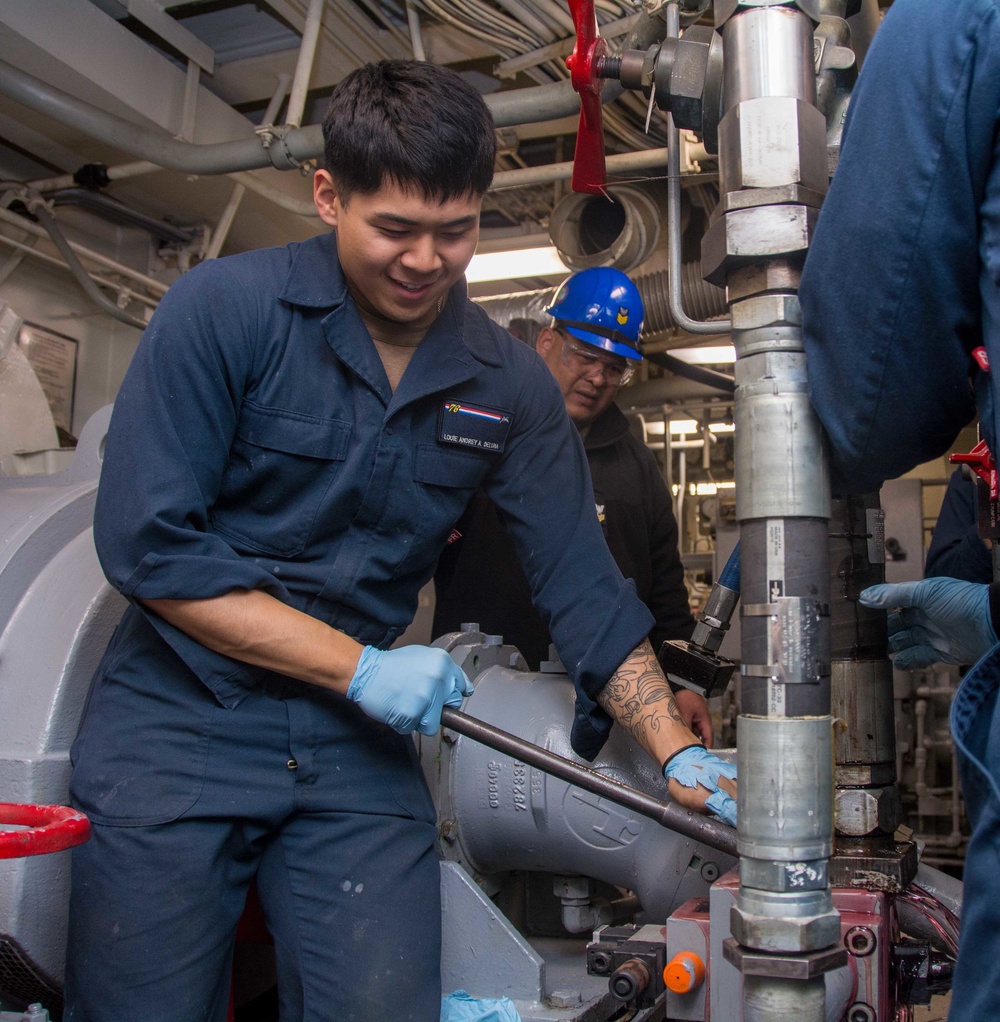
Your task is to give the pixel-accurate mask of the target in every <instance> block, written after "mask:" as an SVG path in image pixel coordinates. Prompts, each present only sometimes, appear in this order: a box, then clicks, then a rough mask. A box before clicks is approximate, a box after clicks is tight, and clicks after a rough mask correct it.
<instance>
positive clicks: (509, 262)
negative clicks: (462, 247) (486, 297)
mask: <svg viewBox="0 0 1000 1022" xmlns="http://www.w3.org/2000/svg"><path fill="white" fill-rule="evenodd" d="M553 274H560V275H568V274H569V267H568V266H567V265H566V264H565V263H564V262H563V261H562V259H560V258H559V253H558V252H557V251H556V248H555V246H554V245H548V246H546V247H544V248H522V249H518V250H516V251H513V252H480V253H479V254H478V255H474V256H473V257H472V262H471V263H469V268H468V269H467V270H466V271H465V279H466V280H467V281H468V282H469V283H470V284H482V283H484V282H485V281H489V280H519V279H521V278H526V277H548V276H552V275H553Z"/></svg>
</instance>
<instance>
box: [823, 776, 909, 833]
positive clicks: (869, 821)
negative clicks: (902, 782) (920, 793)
mask: <svg viewBox="0 0 1000 1022" xmlns="http://www.w3.org/2000/svg"><path fill="white" fill-rule="evenodd" d="M833 812H834V823H835V827H836V830H837V833H839V834H847V835H849V836H851V837H865V836H867V835H868V834H874V833H875V832H876V831H882V833H884V834H892V833H893V832H894V831H895V830H896V828H897V827H898V826H899V823H900V820H901V816H902V809H901V806H900V801H899V792H898V791H897V790H896V788H895V787H889V788H847V789H841V790H839V791H838V792H837V794H836V796H835V797H834V803H833Z"/></svg>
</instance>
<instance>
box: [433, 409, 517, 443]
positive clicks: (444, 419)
mask: <svg viewBox="0 0 1000 1022" xmlns="http://www.w3.org/2000/svg"><path fill="white" fill-rule="evenodd" d="M509 432H510V412H505V411H502V410H500V409H498V408H486V407H484V406H483V405H470V404H468V403H466V402H465V401H448V400H446V401H444V403H443V404H442V406H441V414H440V416H439V417H438V441H439V442H440V443H445V444H457V445H458V446H459V447H472V448H476V449H478V450H481V451H494V452H496V453H500V452H501V451H502V450H503V448H504V444H505V443H506V442H507V434H508V433H509Z"/></svg>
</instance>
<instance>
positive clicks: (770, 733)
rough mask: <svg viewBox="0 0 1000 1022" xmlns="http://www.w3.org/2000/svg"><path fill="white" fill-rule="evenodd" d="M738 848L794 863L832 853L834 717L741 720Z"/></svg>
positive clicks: (754, 855)
mask: <svg viewBox="0 0 1000 1022" xmlns="http://www.w3.org/2000/svg"><path fill="white" fill-rule="evenodd" d="M736 763H737V774H738V776H739V778H740V808H741V810H742V811H741V812H740V814H739V826H738V834H739V840H738V845H737V847H738V848H739V852H740V856H741V857H742V856H747V857H749V858H751V859H762V860H777V861H784V862H792V861H798V860H806V861H809V860H816V859H824V858H826V857H828V856H829V855H830V853H831V851H832V849H833V718H832V717H814V718H808V717H807V718H791V719H782V718H773V717H749V716H746V715H743V716H741V717H740V718H739V719H738V721H737V738H736Z"/></svg>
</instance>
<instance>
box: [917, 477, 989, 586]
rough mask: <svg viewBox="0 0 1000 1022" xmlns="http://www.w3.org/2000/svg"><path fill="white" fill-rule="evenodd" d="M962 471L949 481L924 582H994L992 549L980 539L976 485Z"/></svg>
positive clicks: (933, 537)
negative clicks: (945, 579)
mask: <svg viewBox="0 0 1000 1022" xmlns="http://www.w3.org/2000/svg"><path fill="white" fill-rule="evenodd" d="M965 471H966V470H965V469H963V468H957V469H955V471H954V472H952V474H951V478H950V479H949V480H948V488H947V489H946V490H945V492H944V499H943V500H942V501H941V510H940V512H939V513H938V517H937V521H936V522H935V523H934V531H933V533H932V534H931V545H930V546H929V547H928V548H927V557H926V558H925V560H924V578H935V577H943V578H961V579H965V581H966V582H992V581H993V557H992V555H991V553H990V549H991V547H990V546H988V545H987V542H986V541H985V540H984V539H983V538H982V536H980V535H979V513H978V499H977V497H978V494H977V492H976V488H977V485H978V484H977V483H976V481H975V479H972V478H968V477H967V476H966V475H965Z"/></svg>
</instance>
